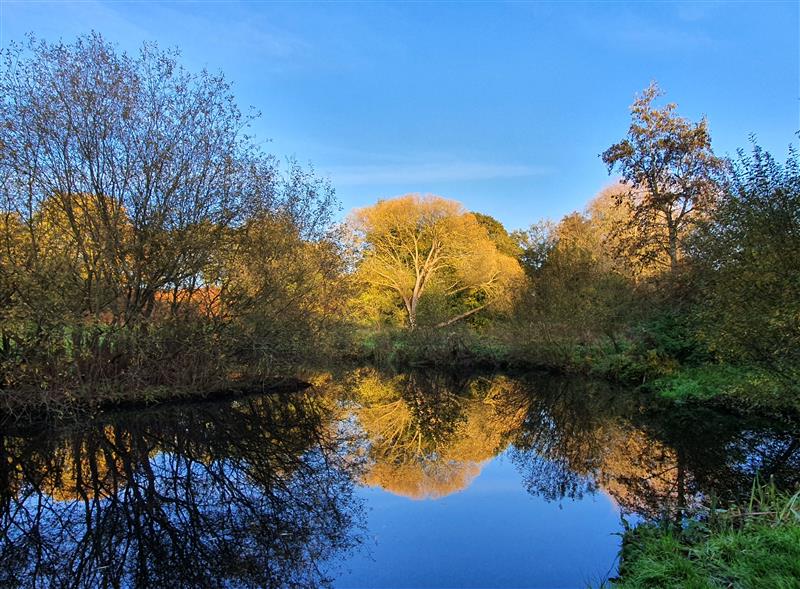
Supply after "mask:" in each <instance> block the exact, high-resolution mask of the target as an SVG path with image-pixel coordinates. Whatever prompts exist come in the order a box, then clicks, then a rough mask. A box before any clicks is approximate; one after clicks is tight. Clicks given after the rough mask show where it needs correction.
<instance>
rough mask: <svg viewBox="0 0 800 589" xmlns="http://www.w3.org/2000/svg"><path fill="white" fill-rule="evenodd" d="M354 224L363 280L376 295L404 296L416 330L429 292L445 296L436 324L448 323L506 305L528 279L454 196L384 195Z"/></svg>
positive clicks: (410, 322)
mask: <svg viewBox="0 0 800 589" xmlns="http://www.w3.org/2000/svg"><path fill="white" fill-rule="evenodd" d="M351 226H352V228H353V230H354V233H355V235H356V240H357V244H358V246H359V250H360V253H361V259H360V262H359V264H358V271H357V279H358V281H359V282H361V283H362V284H364V285H366V286H367V291H368V292H371V293H372V294H373V296H375V295H377V296H380V295H381V294H383V295H386V294H388V295H389V296H390V297H391V299H392V300H393V301H396V302H397V303H398V304H399V303H401V302H402V306H403V309H404V315H405V319H406V321H407V323H408V326H409V327H410V328H412V329H413V328H414V327H416V326H417V318H418V310H419V306H420V302H421V301H422V300H423V298H424V297H426V295H427V296H428V297H431V296H432V295H433V294H434V293H435V294H437V295H438V296H439V297H440V298H441V299H442V300H443V301H445V304H446V306H447V307H448V309H447V316H445V317H444V318H441V320H440V321H438V322H435V323H434V324H435V325H436V326H437V327H444V326H447V325H450V324H452V323H454V322H456V321H459V320H461V319H464V318H466V317H469V316H470V315H473V314H475V313H477V312H479V311H480V310H482V309H484V308H486V307H488V306H489V305H502V304H503V303H507V302H508V301H509V299H510V295H511V294H512V293H513V292H514V287H515V285H516V283H517V282H518V281H520V280H521V279H522V270H521V268H520V266H519V263H518V262H517V260H516V259H515V258H513V257H512V256H509V255H507V254H504V253H502V252H500V251H499V250H498V248H497V246H496V245H495V243H494V242H493V241H492V240H491V238H490V237H489V234H488V232H487V230H486V227H485V226H483V225H482V224H481V223H479V222H478V220H477V219H476V217H475V216H474V215H473V214H472V213H468V212H466V211H465V210H464V208H463V207H462V206H461V205H460V204H459V203H457V202H455V201H452V200H447V199H444V198H441V197H438V196H430V195H428V196H420V195H418V194H408V195H405V196H401V197H398V198H394V199H390V200H381V201H378V203H377V204H375V205H373V206H371V207H366V208H363V209H358V210H356V211H355V212H354V213H353V214H352V216H351Z"/></svg>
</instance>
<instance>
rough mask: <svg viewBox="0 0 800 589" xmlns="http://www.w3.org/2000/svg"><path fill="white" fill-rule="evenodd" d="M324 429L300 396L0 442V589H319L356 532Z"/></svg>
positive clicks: (325, 417)
mask: <svg viewBox="0 0 800 589" xmlns="http://www.w3.org/2000/svg"><path fill="white" fill-rule="evenodd" d="M331 420H332V411H331V409H330V408H328V407H326V405H325V404H324V403H323V402H321V401H320V400H318V399H312V397H311V396H309V395H303V394H301V395H290V396H282V397H281V398H279V399H277V398H273V397H259V398H252V399H248V400H244V401H239V402H234V403H231V404H225V405H223V406H218V405H207V406H204V407H193V408H192V409H173V410H172V411H169V412H161V413H151V414H147V415H143V416H140V417H138V418H131V417H126V418H120V419H118V420H114V421H111V422H110V423H108V424H104V425H102V426H98V427H94V428H88V429H80V430H76V431H72V432H47V433H46V434H41V435H38V436H35V437H29V436H28V437H23V436H17V437H13V436H2V437H0V453H2V456H1V457H0V469H2V473H1V474H2V476H0V482H2V488H3V496H2V505H1V506H0V509H2V514H1V515H2V517H1V518H0V525H2V528H1V529H0V568H2V573H0V575H2V577H0V585H2V586H22V587H223V586H264V587H317V586H319V585H321V584H325V583H326V582H327V581H328V579H327V574H326V570H327V568H326V567H328V566H329V563H328V561H329V560H330V558H331V557H332V556H333V555H334V554H336V553H338V552H340V551H346V550H348V549H351V548H353V547H354V546H355V545H356V543H357V542H358V540H359V535H358V530H359V527H360V525H361V511H360V504H359V503H358V501H357V500H356V499H355V498H354V495H353V484H352V480H353V477H355V476H359V469H360V464H359V462H358V461H354V460H352V459H350V458H347V459H345V458H346V457H347V456H348V455H352V454H353V452H350V451H349V449H348V445H349V444H351V443H353V442H354V440H349V439H346V438H343V437H342V436H343V434H342V432H340V431H338V430H336V429H335V428H331V427H329V424H330V422H331ZM333 432H336V433H333Z"/></svg>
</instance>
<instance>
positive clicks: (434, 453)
mask: <svg viewBox="0 0 800 589" xmlns="http://www.w3.org/2000/svg"><path fill="white" fill-rule="evenodd" d="M350 381H351V384H350V391H351V393H352V394H353V396H354V398H355V400H356V401H357V403H358V404H359V405H358V409H357V410H356V413H357V416H358V420H359V423H360V425H361V427H362V428H363V429H364V431H365V433H366V435H367V437H368V438H369V442H370V444H369V466H368V469H367V471H366V474H365V476H364V481H365V482H366V484H368V485H373V486H380V487H382V488H384V489H386V490H388V491H391V492H393V493H395V494H398V495H403V496H405V497H409V498H413V499H423V498H438V497H443V496H445V495H449V494H451V493H454V492H457V491H459V490H462V489H464V488H466V487H467V486H468V485H469V484H470V482H471V481H472V480H473V479H474V478H475V477H476V476H477V475H478V473H480V470H481V467H482V465H483V463H485V462H486V461H487V460H488V459H490V458H492V457H494V456H495V455H496V454H497V453H498V452H499V451H500V450H502V449H504V448H505V446H506V445H507V444H508V442H507V438H508V435H509V434H510V432H513V431H514V430H515V429H516V428H517V427H518V426H519V424H520V422H521V420H522V418H523V417H524V414H525V411H524V409H520V406H519V403H522V405H523V406H524V404H525V403H526V401H527V397H526V396H525V395H520V394H519V391H518V390H517V389H516V387H515V386H513V383H512V381H510V380H509V379H504V378H503V377H497V378H493V379H481V378H473V379H464V378H458V377H454V376H452V375H444V374H441V373H408V374H402V375H397V376H386V375H382V374H380V373H379V372H377V371H375V370H371V369H367V370H360V371H357V372H356V373H355V374H354V375H352V376H351V378H350Z"/></svg>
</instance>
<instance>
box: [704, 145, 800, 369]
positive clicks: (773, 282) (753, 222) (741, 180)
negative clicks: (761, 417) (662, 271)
mask: <svg viewBox="0 0 800 589" xmlns="http://www.w3.org/2000/svg"><path fill="white" fill-rule="evenodd" d="M692 246H693V247H692V260H693V262H694V264H695V265H696V267H697V269H696V274H697V277H698V282H699V284H700V290H701V296H702V305H701V306H699V308H698V309H697V313H696V314H697V321H698V323H699V325H700V336H701V337H702V339H703V340H704V341H705V342H707V344H708V346H709V347H710V348H711V349H712V350H713V351H714V353H715V354H716V355H718V356H719V357H720V358H721V359H723V360H725V361H728V362H732V363H744V364H753V365H756V366H759V367H762V368H764V369H766V370H769V371H771V372H773V373H774V374H775V375H777V376H778V377H780V378H782V379H783V380H784V381H785V382H786V383H789V384H793V383H796V382H797V380H798V378H800V159H798V153H797V151H796V150H795V149H792V150H791V151H790V154H789V160H788V161H787V162H786V164H785V165H783V166H782V165H780V164H779V163H777V162H776V161H775V160H774V158H773V157H772V156H771V155H770V154H768V153H766V152H764V151H763V150H762V149H761V148H759V147H758V146H757V145H756V146H754V147H753V152H752V154H750V155H746V154H744V152H740V154H739V158H738V160H737V161H736V162H735V163H734V165H733V169H732V172H731V174H730V176H729V178H728V180H727V182H726V185H725V190H724V192H723V195H722V197H721V199H720V202H719V205H718V206H717V207H716V209H715V211H714V213H713V215H712V216H711V217H710V218H709V219H708V220H707V221H706V222H704V223H703V224H702V225H701V226H700V228H699V231H698V233H697V235H696V236H695V238H694V240H693V242H692Z"/></svg>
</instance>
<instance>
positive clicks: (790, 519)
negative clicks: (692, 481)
mask: <svg viewBox="0 0 800 589" xmlns="http://www.w3.org/2000/svg"><path fill="white" fill-rule="evenodd" d="M612 586H613V587H616V588H618V589H640V588H641V589H644V588H648V589H657V588H663V589H673V588H674V589H723V588H726V589H727V588H741V589H751V588H752V589H757V588H774V589H797V588H800V492H798V493H795V494H794V495H789V494H786V493H780V492H779V491H777V490H776V488H775V486H774V485H773V484H772V483H770V484H767V485H761V484H759V483H758V481H756V482H755V483H754V485H753V491H752V493H751V497H750V500H749V501H748V502H747V503H746V504H745V505H742V506H733V507H731V508H730V509H728V510H719V509H710V510H708V511H707V512H706V513H704V514H702V515H701V516H700V517H698V518H696V519H691V520H689V522H688V523H686V524H685V525H683V526H681V527H680V528H677V529H676V527H675V526H674V525H672V524H668V523H661V524H652V523H648V524H641V525H639V526H637V527H635V528H632V529H629V530H628V531H627V532H626V533H625V535H624V538H623V545H622V553H621V564H620V573H619V577H618V578H617V579H615V580H612Z"/></svg>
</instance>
